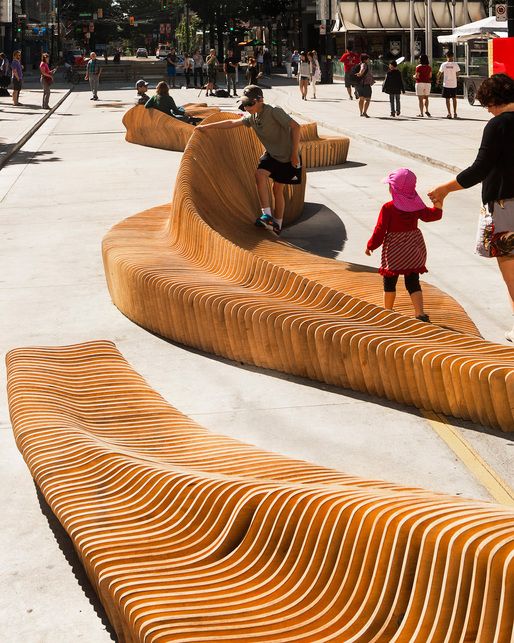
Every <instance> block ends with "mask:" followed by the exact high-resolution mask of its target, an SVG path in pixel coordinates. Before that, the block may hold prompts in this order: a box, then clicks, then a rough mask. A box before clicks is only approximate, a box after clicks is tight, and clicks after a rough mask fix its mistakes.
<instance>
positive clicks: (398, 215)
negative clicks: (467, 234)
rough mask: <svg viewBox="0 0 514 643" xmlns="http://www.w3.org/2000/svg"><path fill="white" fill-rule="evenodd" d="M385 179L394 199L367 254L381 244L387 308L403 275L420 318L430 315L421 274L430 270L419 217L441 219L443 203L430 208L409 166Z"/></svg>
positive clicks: (384, 209)
mask: <svg viewBox="0 0 514 643" xmlns="http://www.w3.org/2000/svg"><path fill="white" fill-rule="evenodd" d="M384 183H389V191H390V192H391V196H392V201H388V202H387V203H384V205H383V206H382V209H381V210H380V214H379V215H378V221H377V225H376V226H375V230H374V231H373V234H372V235H371V239H370V240H369V241H368V244H367V247H366V254H367V255H370V254H371V253H372V252H373V250H375V249H376V248H378V247H379V246H382V260H381V264H380V268H379V271H378V272H379V273H380V274H381V275H382V276H383V277H384V308H387V309H388V310H392V309H393V306H394V300H395V298H396V284H397V282H398V277H399V276H400V275H404V279H405V287H406V288H407V290H408V292H409V295H410V297H411V300H412V305H413V306H414V314H415V315H416V318H417V319H419V320H420V321H424V322H429V321H430V318H429V316H428V315H427V314H426V313H425V311H424V309H423V292H422V290H421V286H420V283H419V275H420V274H421V273H423V272H427V269H426V267H425V262H426V260H427V249H426V246H425V240H424V239H423V235H422V234H421V230H420V229H419V228H418V220H419V219H421V221H427V222H428V221H438V220H439V219H440V218H441V217H442V216H443V211H442V203H440V202H437V203H434V207H433V208H427V207H426V205H425V204H424V203H423V201H422V200H421V198H420V196H419V195H418V193H417V192H416V175H415V174H414V172H411V171H410V170H408V169H407V168H404V167H402V168H400V169H399V170H396V171H395V172H392V173H391V174H390V175H389V176H388V177H387V179H384Z"/></svg>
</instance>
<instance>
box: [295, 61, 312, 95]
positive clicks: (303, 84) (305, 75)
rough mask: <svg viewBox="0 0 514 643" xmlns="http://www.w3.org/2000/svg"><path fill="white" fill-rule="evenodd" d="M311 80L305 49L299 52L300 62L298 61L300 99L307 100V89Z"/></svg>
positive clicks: (309, 65)
mask: <svg viewBox="0 0 514 643" xmlns="http://www.w3.org/2000/svg"><path fill="white" fill-rule="evenodd" d="M310 82H311V64H310V62H309V59H308V58H307V54H306V53H305V51H302V52H301V53H300V62H299V63H298V84H299V86H300V93H301V95H302V100H307V90H308V88H309V83H310Z"/></svg>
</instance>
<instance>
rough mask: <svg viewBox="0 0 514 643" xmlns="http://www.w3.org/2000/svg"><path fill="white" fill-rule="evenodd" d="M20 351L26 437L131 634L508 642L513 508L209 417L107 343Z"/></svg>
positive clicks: (18, 425)
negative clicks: (270, 443) (231, 430)
mask: <svg viewBox="0 0 514 643" xmlns="http://www.w3.org/2000/svg"><path fill="white" fill-rule="evenodd" d="M7 367H8V394H9V406H10V412H11V418H12V423H13V428H14V433H15V437H16V442H17V445H18V447H19V449H20V451H21V452H22V454H23V457H24V458H25V460H26V462H27V465H28V467H29V468H30V471H31V473H32V475H33V477H34V479H35V481H36V484H37V485H38V487H39V488H40V489H41V491H42V493H43V494H44V496H45V498H46V500H47V502H48V503H49V505H50V507H51V508H52V511H53V512H54V513H55V514H56V516H57V517H58V519H59V521H60V522H61V523H62V525H63V526H64V528H65V529H66V531H67V532H68V534H69V535H70V537H71V538H72V540H73V544H74V546H75V548H76V550H77V552H78V554H79V556H80V558H81V560H82V562H83V564H84V567H85V569H86V571H87V573H88V576H89V578H90V579H91V581H92V583H93V585H94V587H95V588H96V590H97V592H98V595H99V597H100V599H101V601H102V603H103V605H104V606H105V608H106V611H107V613H108V615H109V618H110V620H111V622H112V624H113V626H114V628H115V629H116V631H117V633H118V636H119V640H120V641H121V642H122V643H123V642H135V641H141V642H142V641H144V642H145V643H157V642H159V643H163V642H164V641H176V642H178V641H181V642H182V641H202V642H207V641H224V642H225V641H259V643H264V642H270V643H271V642H273V643H277V642H278V641H283V642H291V643H293V642H295V643H296V642H297V641H304V642H306V643H320V642H329V641H330V642H334V643H340V642H341V641H356V642H360V643H375V642H376V643H390V642H392V641H394V642H398V643H436V642H437V643H442V642H443V641H445V642H457V641H468V642H470V643H471V642H473V641H475V642H477V643H510V642H511V640H512V636H513V634H514V633H513V620H514V602H513V601H512V596H511V592H512V586H513V583H514V512H513V511H512V509H510V508H507V507H503V506H500V505H494V504H488V503H483V502H478V501H473V500H465V499H462V498H456V497H451V496H446V495H441V494H433V493H430V492H428V491H424V490H422V489H414V488H407V487H402V486H399V485H394V484H390V483H386V482H381V481H376V480H364V479H359V478H356V477H353V476H350V475H345V474H342V473H338V472H336V471H332V470H330V469H325V468H323V467H320V466H317V465H314V464H309V463H307V462H302V461H299V460H294V459H291V458H286V457H283V456H280V455H277V454H273V453H269V452H265V451H262V450H260V449H257V448H256V447H252V446H249V445H246V444H243V443H241V442H238V441H237V440H234V439H231V438H227V437H224V436H219V435H215V434H212V433H209V432H208V431H206V430H205V429H204V428H202V427H200V426H198V425H197V424H196V423H194V422H193V421H192V420H190V419H189V418H187V417H185V416H183V415H182V414H181V413H180V412H178V411H177V410H176V409H174V408H172V407H171V406H169V405H168V404H167V403H166V402H165V401H164V400H163V399H162V398H161V397H160V396H159V395H158V394H157V393H156V392H155V391H153V390H152V389H151V388H150V387H149V386H148V384H147V383H146V382H145V381H144V380H143V379H142V378H141V377H140V376H139V375H137V373H135V372H134V371H133V370H132V369H131V368H130V366H129V365H128V364H127V363H126V362H125V360H124V359H123V357H122V356H121V355H120V353H119V352H118V351H117V350H116V348H115V346H114V345H113V344H111V343H110V342H105V341H104V342H89V343H87V344H81V345H76V346H67V347H56V348H25V349H18V350H15V351H11V352H10V353H9V355H8V357H7Z"/></svg>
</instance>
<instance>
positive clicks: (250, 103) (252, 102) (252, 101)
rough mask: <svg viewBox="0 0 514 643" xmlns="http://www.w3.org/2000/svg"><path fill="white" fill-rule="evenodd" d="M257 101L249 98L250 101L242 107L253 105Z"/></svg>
mask: <svg viewBox="0 0 514 643" xmlns="http://www.w3.org/2000/svg"><path fill="white" fill-rule="evenodd" d="M256 103H257V100H255V99H254V100H251V101H250V102H248V103H246V105H245V106H244V108H245V109H246V108H247V107H253V106H254V105H255V104H256Z"/></svg>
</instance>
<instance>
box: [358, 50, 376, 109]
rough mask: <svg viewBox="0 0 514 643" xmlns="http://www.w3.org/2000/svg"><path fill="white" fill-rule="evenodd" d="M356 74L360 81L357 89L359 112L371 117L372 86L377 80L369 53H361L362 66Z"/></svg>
mask: <svg viewBox="0 0 514 643" xmlns="http://www.w3.org/2000/svg"><path fill="white" fill-rule="evenodd" d="M355 76H356V78H357V82H358V84H357V85H356V87H355V89H356V92H357V94H358V95H359V112H360V115H361V116H364V117H365V118H369V116H368V109H369V104H370V102H371V86H372V85H374V84H375V80H374V78H373V74H372V73H371V68H370V65H369V56H368V54H361V62H360V68H359V71H358V73H357V74H356V75H355Z"/></svg>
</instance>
